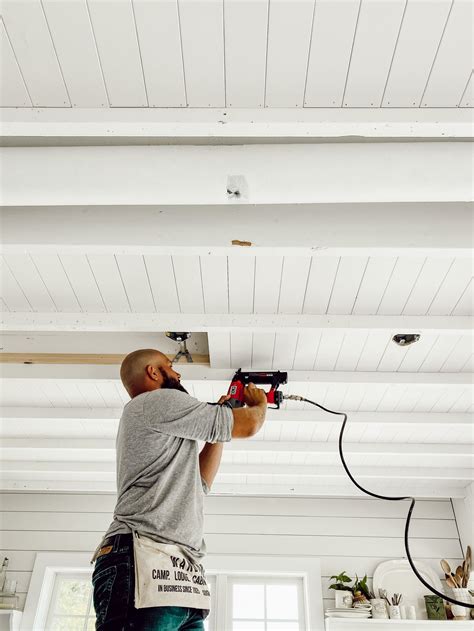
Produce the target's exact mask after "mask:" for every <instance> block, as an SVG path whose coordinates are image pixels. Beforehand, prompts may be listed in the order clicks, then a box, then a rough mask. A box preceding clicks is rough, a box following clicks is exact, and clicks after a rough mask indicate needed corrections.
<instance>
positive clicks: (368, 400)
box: [359, 383, 389, 411]
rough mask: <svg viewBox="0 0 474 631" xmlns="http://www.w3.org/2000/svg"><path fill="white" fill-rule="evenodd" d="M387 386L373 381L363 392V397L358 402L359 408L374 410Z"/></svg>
mask: <svg viewBox="0 0 474 631" xmlns="http://www.w3.org/2000/svg"><path fill="white" fill-rule="evenodd" d="M388 388H389V386H387V385H384V384H383V383H374V384H372V385H371V386H370V388H368V389H367V390H366V392H365V394H364V397H363V399H362V401H361V403H360V406H359V410H361V411H366V410H376V409H377V406H378V405H379V403H380V401H381V399H382V397H383V396H384V395H385V392H386V391H387V390H388Z"/></svg>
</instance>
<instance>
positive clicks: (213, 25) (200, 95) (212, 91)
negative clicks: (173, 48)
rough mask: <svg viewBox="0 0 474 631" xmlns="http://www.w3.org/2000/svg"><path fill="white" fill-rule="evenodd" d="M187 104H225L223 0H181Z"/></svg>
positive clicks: (179, 1)
mask: <svg viewBox="0 0 474 631" xmlns="http://www.w3.org/2000/svg"><path fill="white" fill-rule="evenodd" d="M178 7H179V19H180V26H181V40H182V47H183V62H184V77H185V83H186V94H187V104H188V106H190V107H225V105H226V103H225V80H224V18H223V3H222V2H215V1H213V0H178Z"/></svg>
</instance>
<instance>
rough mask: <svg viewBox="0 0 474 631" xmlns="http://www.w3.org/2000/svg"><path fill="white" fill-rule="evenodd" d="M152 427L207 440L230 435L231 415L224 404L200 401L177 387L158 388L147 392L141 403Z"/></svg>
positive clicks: (175, 434)
mask: <svg viewBox="0 0 474 631" xmlns="http://www.w3.org/2000/svg"><path fill="white" fill-rule="evenodd" d="M143 412H144V416H145V420H146V422H147V423H148V424H149V426H150V428H151V429H152V430H155V431H158V432H161V433H163V434H168V435H169V436H178V437H180V438H189V439H191V440H203V441H205V442H207V443H224V442H228V441H229V440H231V439H232V429H233V426H234V417H233V414H232V409H231V408H229V407H227V406H225V405H214V404H212V403H202V402H201V401H198V400H197V399H195V398H194V397H192V396H190V395H189V394H186V393H185V392H181V391H180V390H172V389H161V388H160V389H158V390H153V391H152V392H149V393H147V396H146V398H145V401H144V404H143Z"/></svg>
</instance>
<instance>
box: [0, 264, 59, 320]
mask: <svg viewBox="0 0 474 631" xmlns="http://www.w3.org/2000/svg"><path fill="white" fill-rule="evenodd" d="M4 261H5V263H6V264H7V265H8V267H9V269H10V271H11V273H12V275H13V277H14V278H15V280H16V282H17V283H18V284H19V286H20V288H21V290H22V292H23V293H24V294H25V296H26V298H27V299H28V302H29V303H30V304H31V306H32V308H33V310H34V311H45V312H51V311H56V306H55V304H54V302H53V300H52V298H51V296H50V294H49V293H48V290H47V288H46V286H45V284H44V282H43V280H42V278H41V276H40V275H39V273H38V270H37V269H36V267H35V265H34V263H33V260H32V259H31V257H30V256H29V255H27V254H8V255H4Z"/></svg>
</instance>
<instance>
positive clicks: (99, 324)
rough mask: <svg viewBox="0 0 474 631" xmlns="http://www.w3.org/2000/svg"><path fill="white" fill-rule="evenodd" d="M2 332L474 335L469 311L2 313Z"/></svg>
mask: <svg viewBox="0 0 474 631" xmlns="http://www.w3.org/2000/svg"><path fill="white" fill-rule="evenodd" d="M1 321H2V328H3V330H4V331H12V332H13V331H14V332H18V331H28V332H35V331H53V332H55V333H57V332H59V331H61V332H67V331H70V332H72V331H89V332H93V331H99V332H108V333H118V332H150V331H190V332H206V333H209V332H213V333H214V332H221V331H226V332H227V331H243V330H245V331H246V332H251V331H255V332H264V331H265V332H272V333H273V332H288V333H289V332H299V333H310V332H311V331H314V332H316V331H319V330H325V331H326V330H329V329H331V330H337V331H354V330H360V331H375V330H379V331H387V332H388V333H393V334H394V333H422V332H427V333H430V334H441V333H442V334H443V335H471V336H472V335H474V331H473V327H472V318H471V317H470V316H426V315H423V316H412V315H394V316H385V315H309V314H297V315H284V314H248V315H247V314H245V315H244V314H205V313H203V314H182V313H176V314H175V313H170V314H168V313H163V314H162V313H61V312H55V313H51V312H48V313H35V312H21V313H20V312H3V313H2V316H1Z"/></svg>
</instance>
